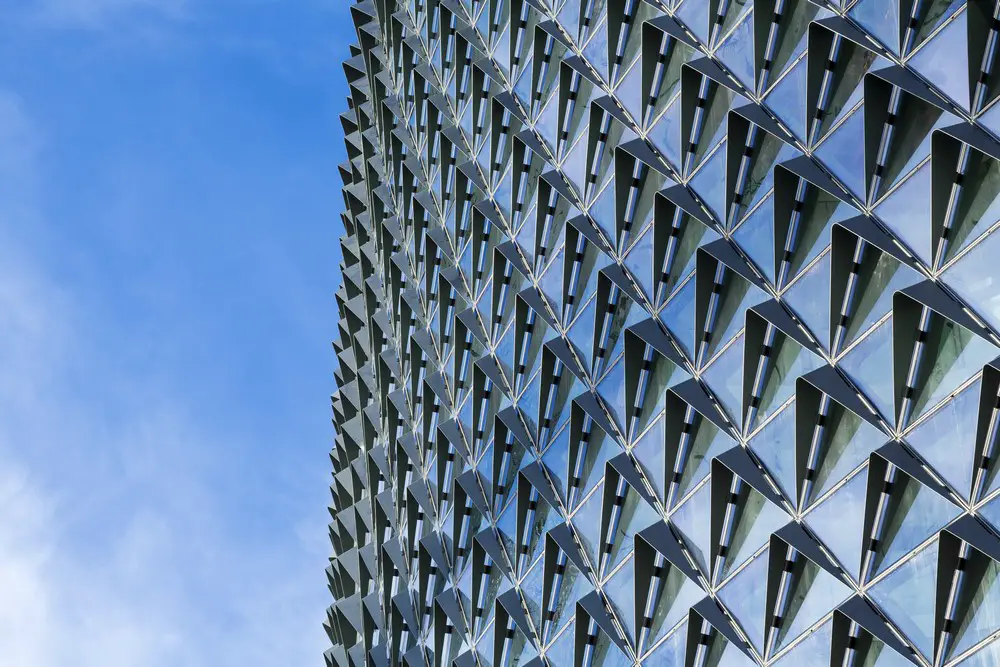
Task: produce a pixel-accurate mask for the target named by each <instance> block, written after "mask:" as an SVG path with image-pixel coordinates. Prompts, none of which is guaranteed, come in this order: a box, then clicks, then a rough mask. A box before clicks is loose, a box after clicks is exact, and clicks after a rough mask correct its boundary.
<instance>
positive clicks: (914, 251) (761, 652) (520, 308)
mask: <svg viewBox="0 0 1000 667" xmlns="http://www.w3.org/2000/svg"><path fill="white" fill-rule="evenodd" d="M350 11H351V14H352V17H353V20H354V24H355V28H356V33H357V41H356V43H355V44H354V45H352V46H350V47H347V46H344V47H343V48H344V51H345V53H344V55H345V56H346V57H347V60H346V61H345V63H344V69H345V73H346V76H347V80H348V83H349V90H350V97H349V100H348V110H347V111H346V112H345V113H344V114H343V115H342V116H341V120H342V123H343V127H344V132H345V135H346V144H347V155H348V161H347V162H346V163H344V164H343V165H342V166H341V169H340V171H341V177H342V180H343V184H344V186H343V196H344V205H345V212H344V214H343V226H344V228H345V230H346V231H345V234H344V236H343V238H342V240H341V244H342V250H343V264H342V273H343V284H342V285H341V286H340V287H339V289H338V291H337V294H336V300H337V306H338V308H339V313H340V321H339V331H338V332H337V334H336V340H335V341H334V348H335V350H336V353H337V358H338V364H337V369H336V379H337V386H338V389H337V391H336V393H335V394H334V395H333V398H332V403H333V415H334V424H335V432H336V436H335V446H334V447H333V450H332V452H331V461H332V464H333V470H334V475H333V479H334V482H333V485H332V486H331V491H332V495H333V502H332V504H331V506H330V514H331V517H332V522H331V523H330V538H331V541H332V545H333V554H334V556H333V557H332V558H331V560H330V566H329V569H328V570H327V575H328V582H329V587H330V590H331V592H332V594H333V598H334V600H333V604H332V606H331V607H330V608H329V610H328V613H327V619H326V623H325V627H326V630H327V632H328V634H329V637H330V640H331V643H332V647H331V648H330V649H329V650H328V651H327V653H326V661H327V664H328V665H330V666H331V667H334V666H336V667H362V666H368V665H372V666H373V667H388V666H392V667H395V666H396V665H409V666H410V667H418V666H422V665H426V666H428V667H438V666H440V665H445V666H449V667H450V666H451V665H453V664H457V665H460V666H461V667H472V666H473V665H479V666H481V667H513V666H514V665H529V664H530V665H532V667H535V666H537V667H542V666H543V665H546V664H547V665H550V666H551V667H564V666H566V667H619V666H621V667H625V666H629V665H633V664H641V665H656V666H675V665H676V666H677V667H737V666H742V665H781V666H788V667H798V666H812V665H816V666H820V667H899V666H902V665H921V666H925V667H931V666H934V667H937V666H951V665H959V664H960V665H963V667H987V666H993V665H997V664H1000V641H995V639H996V637H997V635H998V634H1000V578H998V574H1000V537H998V536H1000V499H998V495H1000V476H998V475H997V471H998V462H997V428H998V409H1000V359H998V357H1000V337H998V332H1000V233H998V232H997V231H996V230H997V228H998V227H1000V102H998V96H1000V72H998V69H1000V66H997V64H996V60H997V56H998V53H997V51H998V30H1000V9H998V8H997V5H996V3H995V2H994V0H961V1H959V0H855V1H850V0H407V1H405V2H403V1H400V2H394V1H393V0H366V1H365V2H361V3H359V4H352V5H351V8H350ZM348 49H349V52H348Z"/></svg>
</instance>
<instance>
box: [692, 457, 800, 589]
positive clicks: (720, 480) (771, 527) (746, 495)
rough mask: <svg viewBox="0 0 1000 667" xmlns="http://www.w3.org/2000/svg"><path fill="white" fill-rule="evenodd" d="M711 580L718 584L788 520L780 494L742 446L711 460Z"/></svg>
mask: <svg viewBox="0 0 1000 667" xmlns="http://www.w3.org/2000/svg"><path fill="white" fill-rule="evenodd" d="M711 487H712V506H711V514H710V517H711V519H710V523H711V544H712V581H713V582H714V583H715V584H716V585H718V584H719V583H720V582H722V581H724V580H725V579H726V578H728V577H729V575H730V574H732V573H733V572H734V571H735V570H736V569H738V568H739V567H740V566H742V565H743V564H744V563H745V562H746V561H747V559H748V558H750V557H751V556H752V555H753V554H754V553H756V552H757V551H759V550H760V548H761V547H763V546H764V545H765V544H767V542H768V539H769V538H770V535H771V533H773V532H774V531H776V530H778V529H779V528H780V527H781V526H783V525H785V524H786V523H787V522H788V515H787V514H786V513H785V511H784V510H783V509H782V506H781V498H780V496H779V495H778V494H776V493H775V492H774V490H773V489H772V488H771V487H770V485H769V483H768V482H767V480H766V479H765V478H764V477H763V475H762V474H761V472H760V470H759V469H758V468H757V467H756V465H755V463H754V462H753V461H752V460H751V459H750V457H749V456H748V455H747V454H746V450H745V449H744V448H742V447H734V448H733V449H731V450H729V451H728V452H726V453H725V454H723V455H722V456H720V457H718V458H716V459H714V460H713V462H712V475H711Z"/></svg>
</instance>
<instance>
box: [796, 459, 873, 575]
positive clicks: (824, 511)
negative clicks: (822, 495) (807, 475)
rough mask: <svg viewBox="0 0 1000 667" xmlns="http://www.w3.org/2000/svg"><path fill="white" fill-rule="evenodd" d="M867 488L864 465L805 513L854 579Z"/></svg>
mask: <svg viewBox="0 0 1000 667" xmlns="http://www.w3.org/2000/svg"><path fill="white" fill-rule="evenodd" d="M867 490H868V469H867V468H865V469H864V470H861V471H860V472H858V473H857V474H856V475H855V476H854V477H852V478H851V479H850V480H849V481H848V482H847V483H846V484H844V486H842V487H840V488H839V489H837V491H836V492H834V493H833V495H831V496H830V497H829V498H827V499H826V500H824V501H823V502H822V503H820V504H819V505H817V506H816V507H815V508H814V509H813V510H812V511H810V512H809V514H807V515H806V517H805V522H806V524H807V525H808V526H809V528H811V529H812V531H813V533H815V534H816V536H817V537H818V538H819V539H820V540H822V541H823V544H824V545H826V547H827V548H828V549H829V550H830V551H831V552H832V553H833V555H834V557H836V559H837V560H838V561H840V564H841V565H842V566H843V567H844V569H845V570H846V571H847V573H848V574H850V575H851V577H852V578H854V580H855V581H856V580H857V579H858V575H859V573H860V571H861V547H862V545H863V543H864V525H865V496H866V493H867Z"/></svg>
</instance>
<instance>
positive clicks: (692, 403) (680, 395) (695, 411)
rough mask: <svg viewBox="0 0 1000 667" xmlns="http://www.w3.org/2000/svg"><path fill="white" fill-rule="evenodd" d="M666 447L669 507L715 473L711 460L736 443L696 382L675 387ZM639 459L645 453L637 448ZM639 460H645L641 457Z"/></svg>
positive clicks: (670, 399)
mask: <svg viewBox="0 0 1000 667" xmlns="http://www.w3.org/2000/svg"><path fill="white" fill-rule="evenodd" d="M665 429H666V434H665V435H666V447H665V448H664V447H663V445H662V443H661V445H660V450H659V455H660V456H661V457H662V459H663V464H662V465H663V466H665V468H664V473H665V479H666V483H667V485H666V491H667V496H666V497H667V499H668V503H667V504H668V506H670V507H672V506H673V505H674V504H676V503H677V502H679V501H680V500H681V499H682V498H684V497H685V496H686V495H687V494H688V492H689V491H690V490H691V489H692V488H694V487H695V486H696V485H697V484H699V483H700V482H701V481H702V480H703V479H705V477H707V476H708V475H709V473H710V472H711V470H712V460H713V459H714V458H715V457H716V456H719V455H720V454H722V453H723V452H725V451H727V450H729V449H730V448H731V447H732V446H733V445H734V444H735V443H736V441H735V440H734V439H733V437H732V431H731V427H730V424H729V422H728V421H727V420H726V419H725V416H724V415H723V414H722V413H721V412H720V410H719V409H718V407H716V404H715V403H714V402H713V401H712V399H711V398H710V397H709V396H708V394H706V393H705V390H704V388H703V387H702V385H701V384H700V383H699V382H697V381H696V380H687V381H686V382H683V383H681V384H679V385H677V386H674V387H672V388H671V389H670V390H669V391H668V392H667V399H666V422H665ZM633 451H634V452H636V456H637V457H641V456H642V455H644V454H645V452H646V450H645V449H640V448H639V447H638V446H637V447H636V449H635V450H633ZM640 460H642V459H641V458H640Z"/></svg>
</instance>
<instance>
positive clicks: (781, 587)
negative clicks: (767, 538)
mask: <svg viewBox="0 0 1000 667" xmlns="http://www.w3.org/2000/svg"><path fill="white" fill-rule="evenodd" d="M769 554H770V562H769V564H768V572H767V610H768V611H767V613H768V617H769V618H770V623H769V626H770V628H769V630H768V636H767V640H766V651H767V653H768V655H774V654H776V653H777V652H779V651H781V649H782V648H784V647H785V646H787V645H788V644H790V643H791V642H793V641H794V640H795V639H797V638H798V637H799V636H800V635H802V634H803V633H804V632H806V631H807V630H808V629H809V628H811V627H812V626H813V625H814V624H815V623H816V622H818V621H819V620H820V619H821V618H822V617H823V616H825V615H826V614H827V613H828V611H829V610H830V609H831V608H833V607H835V606H836V605H838V604H840V603H841V602H843V601H844V600H845V599H847V598H848V597H849V596H850V594H851V588H849V587H848V586H847V585H846V584H845V583H844V582H843V581H842V580H841V579H840V572H839V568H838V567H837V566H836V565H835V564H833V563H832V562H831V561H829V560H828V558H827V556H826V555H825V554H824V553H823V551H822V550H821V548H820V546H819V545H818V544H817V543H816V542H815V541H814V540H813V539H812V538H811V537H810V536H809V535H808V534H807V533H806V532H805V530H803V528H802V527H801V525H799V524H796V523H793V524H790V525H788V526H786V527H785V528H783V529H782V530H780V531H778V532H776V533H775V534H774V535H772V536H771V544H770V548H769Z"/></svg>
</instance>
